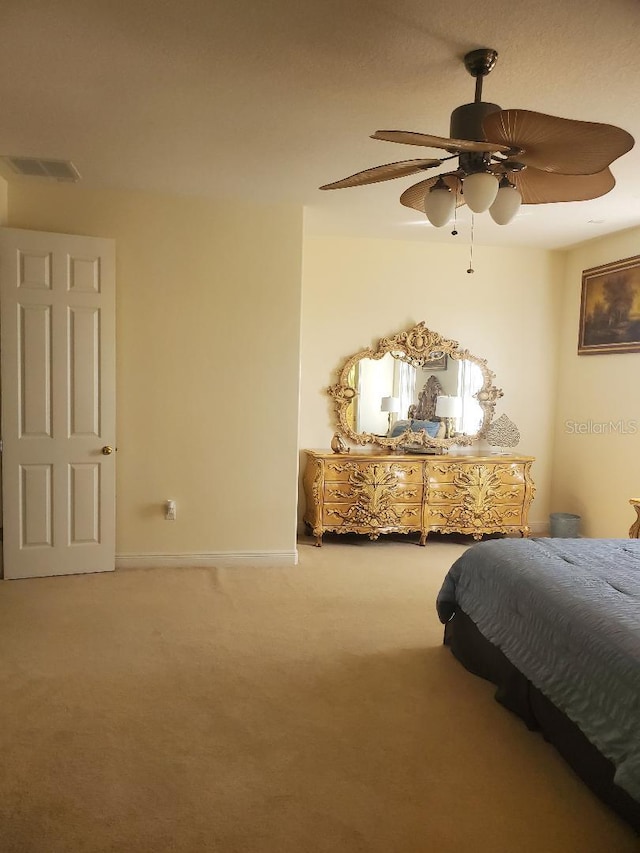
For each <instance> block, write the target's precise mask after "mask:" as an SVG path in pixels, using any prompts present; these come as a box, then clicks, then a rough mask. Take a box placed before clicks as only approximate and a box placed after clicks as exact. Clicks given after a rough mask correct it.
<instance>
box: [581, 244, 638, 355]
mask: <svg viewBox="0 0 640 853" xmlns="http://www.w3.org/2000/svg"><path fill="white" fill-rule="evenodd" d="M615 352H640V255H636V256H635V257H633V258H625V259H624V260H622V261H614V262H613V263H610V264H604V265H603V266H600V267H593V268H592V269H588V270H584V272H583V273H582V298H581V301H580V330H579V334H578V355H602V354H604V353H615Z"/></svg>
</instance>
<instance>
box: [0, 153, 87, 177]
mask: <svg viewBox="0 0 640 853" xmlns="http://www.w3.org/2000/svg"><path fill="white" fill-rule="evenodd" d="M3 160H5V162H6V163H8V164H9V166H11V168H12V169H13V171H14V172H17V174H18V175H26V176H27V177H29V178H54V179H55V180H56V181H79V180H80V172H78V170H77V169H76V167H75V166H74V165H73V163H72V162H71V161H70V160H43V159H42V158H41V157H9V156H7V157H3Z"/></svg>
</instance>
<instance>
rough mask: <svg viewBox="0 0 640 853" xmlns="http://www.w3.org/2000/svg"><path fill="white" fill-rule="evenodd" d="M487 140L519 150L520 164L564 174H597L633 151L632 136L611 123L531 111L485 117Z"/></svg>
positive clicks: (505, 112)
mask: <svg viewBox="0 0 640 853" xmlns="http://www.w3.org/2000/svg"><path fill="white" fill-rule="evenodd" d="M482 128H483V130H484V132H485V134H486V136H487V138H488V139H492V140H496V142H502V143H504V144H505V145H509V146H511V148H512V149H518V153H516V154H514V155H513V158H514V159H516V160H517V161H518V162H519V163H523V164H524V165H526V166H532V167H534V168H536V169H540V170H542V171H544V172H557V173H560V174H562V175H594V174H596V173H598V172H602V171H603V170H604V169H606V168H607V166H609V165H610V164H611V163H613V161H614V160H616V159H617V158H618V157H621V156H622V155H623V154H626V152H627V151H630V150H631V148H633V145H634V139H633V137H632V136H631V135H630V134H629V133H627V131H626V130H622V128H619V127H615V126H614V125H611V124H598V123H596V122H589V121H576V120H574V119H568V118H558V117H557V116H550V115H545V114H544V113H536V112H532V111H531V110H500V111H499V112H495V113H491V114H490V115H488V116H486V118H485V119H484V121H483V123H482Z"/></svg>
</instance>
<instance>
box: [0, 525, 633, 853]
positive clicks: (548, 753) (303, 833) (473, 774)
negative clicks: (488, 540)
mask: <svg viewBox="0 0 640 853" xmlns="http://www.w3.org/2000/svg"><path fill="white" fill-rule="evenodd" d="M463 548H464V546H463V545H461V544H460V543H455V542H445V541H433V542H429V543H428V545H427V547H426V548H420V547H418V546H417V545H415V544H413V543H412V542H410V541H404V540H393V539H391V538H388V539H382V540H380V541H378V542H369V541H368V540H366V539H365V540H362V539H357V538H354V539H348V538H344V539H338V538H335V539H333V540H330V541H327V542H325V545H324V546H323V547H322V548H320V549H319V548H314V547H313V545H312V544H311V541H302V542H301V543H300V547H299V550H300V564H299V565H298V566H297V567H290V568H286V569H283V568H242V569H239V568H235V569H204V568H193V569H182V570H171V569H152V570H131V571H118V572H115V573H111V574H106V575H85V576H73V577H62V578H46V579H37V580H24V581H10V582H5V583H3V584H1V585H0V690H1V701H0V850H1V851H2V853H62V851H64V853H107V851H108V853H209V851H211V853H356V852H357V853H360V851H362V853H430V852H431V851H434V853H435V852H436V851H438V853H574V851H575V853H631V851H635V852H636V853H637V851H638V850H640V843H639V841H638V838H637V837H636V836H635V835H634V833H633V832H632V831H631V829H629V828H628V827H627V826H626V824H624V823H622V822H621V821H620V820H619V819H618V818H617V817H616V816H615V815H614V814H613V813H611V812H610V811H609V810H608V809H607V808H606V807H605V806H604V805H602V804H601V803H600V802H599V801H598V800H596V799H595V797H594V796H593V795H592V794H591V793H590V792H589V791H588V790H587V789H586V788H585V787H584V786H583V784H582V783H581V782H580V781H579V780H578V779H577V778H576V777H575V776H574V774H573V773H572V771H571V770H570V769H568V768H567V766H566V765H565V764H564V762H563V761H562V759H561V758H560V757H559V756H558V755H557V754H556V752H555V751H554V750H553V748H552V747H550V746H549V745H548V744H546V743H545V741H544V740H543V739H542V738H541V737H540V735H538V734H536V733H532V732H529V731H527V729H526V727H525V726H524V725H523V723H521V722H520V721H519V720H518V719H517V718H515V717H513V716H512V715H511V714H509V712H508V711H506V710H504V709H503V708H502V707H501V706H500V705H498V704H497V703H496V702H495V701H494V699H493V689H492V687H491V686H490V685H489V684H487V683H486V682H484V681H482V680H480V679H478V678H475V677H474V676H472V675H470V674H469V673H467V672H466V671H465V670H464V669H463V668H462V667H461V666H460V664H459V663H457V661H456V660H455V659H454V658H453V657H452V655H451V654H450V652H449V651H448V649H445V648H444V647H443V646H442V644H441V639H442V626H441V625H440V624H439V622H438V620H437V617H436V614H435V610H434V598H435V595H436V592H437V590H438V588H439V586H440V583H441V581H442V578H443V576H444V574H445V572H446V570H447V568H448V567H449V565H450V564H451V562H452V561H453V560H454V559H455V558H456V557H457V556H458V555H459V554H460V553H462V551H463Z"/></svg>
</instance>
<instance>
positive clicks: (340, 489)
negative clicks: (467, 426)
mask: <svg viewBox="0 0 640 853" xmlns="http://www.w3.org/2000/svg"><path fill="white" fill-rule="evenodd" d="M305 453H306V454H307V464H306V468H305V473H304V491H305V496H306V501H307V506H306V512H305V515H304V521H305V523H306V524H307V525H308V527H309V528H310V530H311V531H312V533H313V535H314V536H315V538H316V545H321V544H322V536H323V534H324V533H325V532H328V531H330V532H333V533H364V534H366V535H368V536H369V538H370V539H377V538H378V537H379V536H380V534H382V533H412V532H413V533H419V534H420V544H421V545H424V544H425V543H426V540H427V536H428V535H429V533H430V532H432V531H437V532H441V533H454V532H456V533H465V534H470V535H472V536H473V537H474V538H475V539H479V538H480V537H481V536H482V535H483V534H485V533H513V532H517V533H520V534H521V535H522V536H528V535H529V532H530V531H529V526H528V512H529V505H530V503H531V500H532V499H533V495H534V491H535V487H534V484H533V481H532V479H531V470H530V469H531V464H532V462H533V458H532V457H530V456H504V455H500V456H492V455H479V454H473V453H465V454H464V455H462V454H460V455H458V454H455V453H454V454H447V455H440V454H438V455H413V454H397V453H390V454H389V453H387V454H385V453H371V452H364V451H360V452H357V453H354V452H351V454H350V455H349V456H346V455H344V456H343V455H341V454H336V453H332V452H330V451H320V450H307V451H305Z"/></svg>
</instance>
